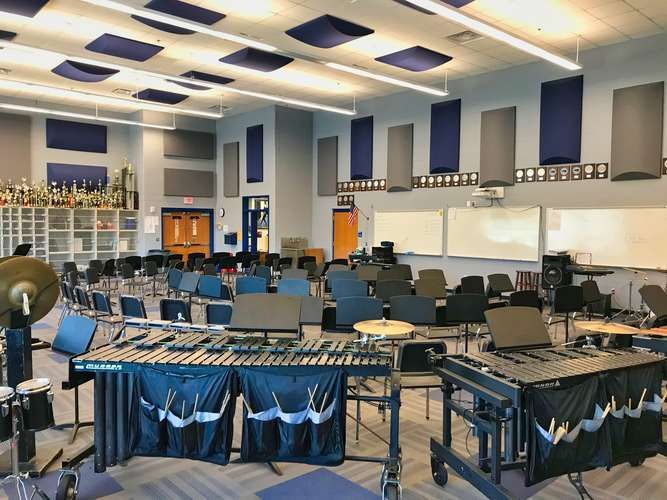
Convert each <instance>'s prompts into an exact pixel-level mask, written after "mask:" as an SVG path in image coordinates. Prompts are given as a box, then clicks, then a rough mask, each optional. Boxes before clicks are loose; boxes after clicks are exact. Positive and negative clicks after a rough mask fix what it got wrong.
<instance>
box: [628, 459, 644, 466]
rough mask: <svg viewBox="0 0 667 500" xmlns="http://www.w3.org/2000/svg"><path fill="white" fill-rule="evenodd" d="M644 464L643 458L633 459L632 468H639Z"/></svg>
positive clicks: (631, 461)
mask: <svg viewBox="0 0 667 500" xmlns="http://www.w3.org/2000/svg"><path fill="white" fill-rule="evenodd" d="M643 463H644V459H643V458H633V459H631V460H630V466H631V467H639V466H640V465H641V464H643Z"/></svg>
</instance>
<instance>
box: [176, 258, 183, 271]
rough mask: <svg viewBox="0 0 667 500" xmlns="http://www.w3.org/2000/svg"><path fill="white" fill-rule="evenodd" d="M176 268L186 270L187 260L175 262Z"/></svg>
mask: <svg viewBox="0 0 667 500" xmlns="http://www.w3.org/2000/svg"><path fill="white" fill-rule="evenodd" d="M174 269H178V270H179V271H184V270H185V262H183V261H182V260H179V261H177V262H176V264H174Z"/></svg>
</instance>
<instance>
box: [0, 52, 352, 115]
mask: <svg viewBox="0 0 667 500" xmlns="http://www.w3.org/2000/svg"><path fill="white" fill-rule="evenodd" d="M0 47H8V48H12V49H16V50H23V51H24V52H27V53H30V54H37V55H42V56H43V55H44V54H49V55H57V56H58V57H62V58H63V60H65V59H69V60H71V61H77V62H82V63H85V64H93V65H96V66H103V67H105V68H113V69H117V70H119V71H125V72H129V73H133V74H135V75H141V76H145V77H149V78H157V79H159V80H164V81H167V82H170V83H173V82H181V83H189V84H192V83H201V84H202V85H205V86H207V87H209V88H215V89H218V90H220V91H221V92H223V93H230V94H240V95H245V96H249V97H255V98H257V99H264V100H267V101H273V102H279V103H283V104H291V105H293V106H299V107H301V108H307V109H317V110H320V111H328V112H330V113H337V114H341V115H347V116H353V115H356V114H357V112H356V111H354V110H352V109H347V108H339V107H337V106H328V105H326V104H318V103H315V102H311V101H303V100H301V99H292V98H289V97H282V96H278V95H274V94H264V93H262V92H253V91H250V90H242V89H238V88H235V87H229V86H227V85H221V84H219V83H214V82H210V81H208V80H198V79H196V78H188V77H184V76H172V75H165V74H163V73H154V72H152V71H144V70H141V69H135V68H132V67H130V66H121V65H119V64H111V63H108V62H106V61H98V60H95V59H88V58H85V57H76V56H71V55H67V54H62V53H58V52H54V51H51V50H46V49H39V48H37V47H31V46H29V45H22V44H19V43H14V42H7V41H4V40H0ZM29 61H30V59H29V58H26V64H29ZM124 102H131V103H137V105H138V104H139V103H141V104H147V103H146V101H139V100H134V101H129V100H127V99H125V100H124ZM151 106H153V105H151ZM179 109H180V110H182V109H183V108H167V111H169V112H170V113H172V112H179ZM219 116H220V115H217V117H219Z"/></svg>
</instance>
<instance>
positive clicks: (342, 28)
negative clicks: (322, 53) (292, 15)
mask: <svg viewBox="0 0 667 500" xmlns="http://www.w3.org/2000/svg"><path fill="white" fill-rule="evenodd" d="M285 33H286V34H288V35H289V36H291V37H292V38H295V39H297V40H299V41H300V42H303V43H306V44H308V45H312V46H313V47H319V48H321V49H330V48H331V47H337V46H338V45H342V44H344V43H347V42H349V41H352V40H355V39H357V38H360V37H362V36H367V35H371V34H373V33H375V31H374V30H372V29H370V28H366V27H364V26H361V25H360V24H355V23H353V22H350V21H346V20H345V19H341V18H339V17H335V16H331V15H329V14H325V15H324V16H321V17H318V18H315V19H313V20H311V21H308V22H306V23H303V24H300V25H299V26H295V27H294V28H292V29H289V30H287V31H286V32H285Z"/></svg>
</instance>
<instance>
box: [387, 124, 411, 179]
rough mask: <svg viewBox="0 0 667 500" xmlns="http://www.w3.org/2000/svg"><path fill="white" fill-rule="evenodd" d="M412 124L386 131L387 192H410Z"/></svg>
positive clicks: (390, 128)
mask: <svg viewBox="0 0 667 500" xmlns="http://www.w3.org/2000/svg"><path fill="white" fill-rule="evenodd" d="M413 129H414V125H413V124H412V123H410V124H408V125H397V126H395V127H389V129H388V130H387V191H412V156H413V155H412V152H413V149H412V148H413Z"/></svg>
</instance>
